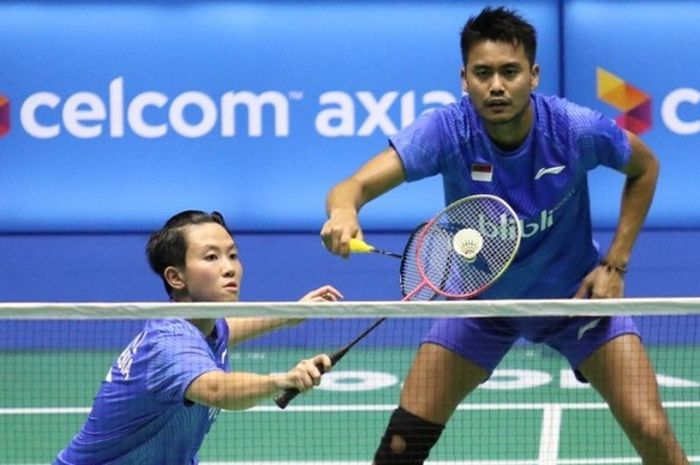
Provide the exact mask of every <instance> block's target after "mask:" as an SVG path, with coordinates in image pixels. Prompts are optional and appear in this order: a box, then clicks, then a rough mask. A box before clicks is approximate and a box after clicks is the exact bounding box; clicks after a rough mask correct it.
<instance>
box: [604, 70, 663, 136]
mask: <svg viewBox="0 0 700 465" xmlns="http://www.w3.org/2000/svg"><path fill="white" fill-rule="evenodd" d="M596 77H597V79H596V81H597V88H598V89H597V90H598V99H599V100H602V101H603V102H605V103H607V104H608V105H610V106H611V107H613V108H615V109H616V110H619V111H621V112H622V114H621V115H618V116H617V118H615V121H616V122H617V124H619V125H620V127H622V128H624V129H627V130H628V131H630V132H633V133H635V134H641V133H643V132H646V131H648V130H649V129H650V128H651V96H650V95H649V94H647V93H645V92H642V91H641V90H639V89H637V88H636V87H634V86H633V85H631V84H629V83H628V82H625V81H624V80H623V79H621V78H620V77H618V76H615V75H614V74H612V73H611V72H609V71H607V70H605V69H603V68H598V69H597V70H596Z"/></svg>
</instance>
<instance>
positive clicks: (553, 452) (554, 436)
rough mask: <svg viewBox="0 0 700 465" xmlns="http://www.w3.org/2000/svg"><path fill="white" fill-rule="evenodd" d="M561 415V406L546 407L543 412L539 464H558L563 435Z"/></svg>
mask: <svg viewBox="0 0 700 465" xmlns="http://www.w3.org/2000/svg"><path fill="white" fill-rule="evenodd" d="M561 415H562V408H561V407H560V406H552V407H546V408H545V409H544V410H543V412H542V430H541V432H540V457H539V460H538V461H537V463H538V465H557V457H559V436H560V435H561Z"/></svg>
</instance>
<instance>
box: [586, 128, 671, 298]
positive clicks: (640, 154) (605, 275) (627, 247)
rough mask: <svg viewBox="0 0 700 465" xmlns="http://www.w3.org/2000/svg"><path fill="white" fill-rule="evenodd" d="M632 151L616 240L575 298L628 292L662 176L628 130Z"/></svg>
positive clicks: (653, 159) (651, 155)
mask: <svg viewBox="0 0 700 465" xmlns="http://www.w3.org/2000/svg"><path fill="white" fill-rule="evenodd" d="M626 133H627V137H628V139H629V142H630V146H631V149H632V153H631V155H630V159H629V162H628V163H627V165H626V166H625V167H624V168H623V169H622V172H623V173H624V174H625V175H626V176H627V180H626V181H625V186H624V189H623V191H622V200H621V205H620V217H619V219H618V223H617V228H616V229H615V235H614V237H613V241H612V243H611V244H610V247H609V248H608V251H607V253H606V254H605V255H604V256H603V260H602V263H601V265H600V266H598V267H597V268H596V269H594V270H593V271H592V272H591V273H590V274H589V275H588V276H586V278H585V279H584V281H583V283H582V285H581V287H580V288H579V290H578V292H577V293H576V296H575V297H578V298H582V297H586V296H590V297H591V298H598V299H601V298H618V297H622V296H623V294H624V274H625V272H626V270H627V262H628V261H629V258H630V255H631V254H632V247H633V246H634V243H635V241H636V239H637V236H638V235H639V232H640V231H641V229H642V225H643V224H644V220H645V218H646V216H647V213H648V212H649V207H650V206H651V202H652V199H653V198H654V190H655V189H656V180H657V179H658V177H659V161H658V159H657V158H656V156H655V155H654V153H653V152H652V151H651V149H650V148H649V147H647V145H646V144H644V142H642V140H641V139H639V137H637V136H636V135H634V134H632V133H631V132H628V131H627V132H626Z"/></svg>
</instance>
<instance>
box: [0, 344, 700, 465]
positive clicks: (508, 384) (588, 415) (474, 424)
mask: <svg viewBox="0 0 700 465" xmlns="http://www.w3.org/2000/svg"><path fill="white" fill-rule="evenodd" d="M316 352H317V351H314V350H309V349H305V350H303V351H300V350H279V349H269V350H268V349H254V351H253V350H248V351H236V352H234V353H233V354H232V365H233V367H234V369H235V370H241V371H258V372H269V371H283V370H284V369H286V368H287V367H289V366H291V365H293V364H294V363H295V362H296V361H297V360H299V359H300V358H303V357H306V356H308V355H310V354H312V353H316ZM698 352H699V351H698V348H697V347H695V346H691V347H674V348H671V347H664V348H658V347H656V348H651V349H650V353H651V355H652V358H653V360H654V362H655V365H656V367H657V371H658V374H659V382H660V384H661V390H662V396H663V399H664V403H665V405H666V406H667V410H668V413H669V416H670V417H671V419H672V423H673V426H674V428H675V430H676V433H677V435H678V437H679V439H680V441H681V444H682V445H683V447H684V448H685V450H686V452H687V453H688V455H690V456H691V460H692V462H693V463H697V464H700V433H699V432H700V363H698V362H697V361H698V360H699V359H700V358H699V357H698V355H700V354H699V353H698ZM413 355H414V348H406V349H382V350H372V349H364V348H358V349H356V350H354V351H353V352H351V353H350V354H349V355H348V356H347V357H346V358H345V359H344V360H343V361H342V362H341V363H340V364H339V365H338V366H337V367H336V368H335V369H334V370H333V372H332V373H330V374H328V375H326V376H327V379H326V380H325V381H324V385H323V386H322V388H319V389H316V390H314V391H313V392H312V393H309V394H306V395H304V396H301V397H299V398H297V399H296V400H295V401H294V403H292V404H291V405H290V407H288V409H287V410H285V411H281V410H279V409H278V408H277V407H276V406H275V405H274V404H273V403H272V402H271V401H270V402H266V403H263V404H262V405H260V406H258V407H256V408H254V409H251V410H248V411H244V412H221V413H220V414H219V416H218V419H217V421H216V423H215V424H214V426H213V428H212V431H211V432H210V433H209V435H208V436H207V438H206V439H205V442H204V446H203V448H202V450H201V459H202V463H204V464H209V465H214V464H219V465H221V464H243V463H250V464H254V463H255V464H260V465H262V464H268V465H272V464H279V465H283V464H285V465H290V464H299V465H300V464H321V463H337V464H340V463H342V464H345V465H354V464H360V463H365V464H367V463H370V462H371V458H372V455H373V454H374V450H375V448H376V446H377V444H378V441H379V438H380V436H381V435H382V433H383V431H384V428H385V426H386V422H387V419H388V417H389V415H390V413H391V411H392V410H393V408H394V407H395V405H396V403H397V401H398V396H399V390H400V383H401V380H402V379H403V378H404V376H405V373H406V371H407V369H408V367H409V366H410V363H411V359H412V357H413ZM117 356H118V353H115V352H85V351H66V352H49V351H47V352H38V351H34V352H22V353H15V352H0V370H2V373H3V374H4V376H3V377H2V379H0V444H1V445H2V446H1V447H0V464H13V465H20V464H22V465H28V464H45V463H50V461H51V459H52V458H53V457H54V455H55V454H56V452H57V451H58V450H59V449H61V448H62V447H63V446H64V445H65V444H66V442H67V441H68V440H69V439H70V437H71V436H72V435H73V434H75V432H76V431H77V430H78V429H79V427H80V425H81V424H82V422H83V420H84V419H85V416H86V415H87V412H88V410H89V406H90V404H91V402H92V399H93V397H94V394H95V392H96V391H97V389H98V387H99V383H100V381H101V380H102V378H103V377H104V375H105V374H106V372H107V369H108V367H109V366H110V365H111V363H112V361H113V360H114V359H115V358H116V357H117ZM431 463H441V464H455V465H456V464H470V465H529V464H532V465H588V464H596V465H607V464H611V465H612V464H629V463H640V461H639V459H638V458H637V456H636V454H635V453H634V450H633V449H632V448H631V446H630V445H629V444H628V442H627V440H626V438H625V436H624V435H623V434H622V432H621V430H620V429H619V428H618V427H617V425H616V423H615V422H614V420H613V418H612V415H611V414H610V412H609V410H608V409H607V408H606V405H605V404H604V403H603V402H602V400H601V399H600V397H599V396H598V395H597V394H596V393H595V392H594V391H593V390H592V389H591V388H589V387H587V385H584V384H580V383H578V382H576V381H574V380H573V378H572V375H571V371H570V370H569V369H568V365H567V364H566V362H565V360H564V359H563V358H561V357H560V356H558V355H557V354H554V353H552V352H549V351H548V350H545V349H543V348H541V347H540V346H522V347H521V346H519V347H516V348H515V349H513V350H512V351H511V352H510V353H509V354H508V356H507V357H506V359H505V360H504V361H503V362H502V363H501V365H500V366H499V370H498V371H497V372H496V373H495V374H494V376H493V378H492V379H491V380H490V381H489V382H488V383H486V384H484V385H483V386H482V387H481V388H480V389H478V390H477V391H476V392H475V393H474V394H472V395H471V396H470V397H469V398H468V399H467V400H466V401H465V403H463V404H462V405H461V406H460V408H459V410H458V411H457V412H456V413H455V415H454V416H453V418H452V420H451V422H450V423H449V425H448V427H447V428H446V430H445V432H444V433H443V436H442V438H441V440H440V442H439V443H438V445H437V446H436V447H435V448H434V449H433V452H432V453H431Z"/></svg>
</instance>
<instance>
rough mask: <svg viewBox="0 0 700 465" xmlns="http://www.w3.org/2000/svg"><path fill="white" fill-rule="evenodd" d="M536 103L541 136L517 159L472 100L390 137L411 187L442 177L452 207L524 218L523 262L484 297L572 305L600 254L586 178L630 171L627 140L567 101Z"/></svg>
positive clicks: (532, 136) (537, 98)
mask: <svg viewBox="0 0 700 465" xmlns="http://www.w3.org/2000/svg"><path fill="white" fill-rule="evenodd" d="M531 103H532V106H533V108H534V112H535V118H534V124H533V127H532V129H531V131H530V133H529V134H528V136H527V138H526V140H525V141H524V142H523V143H522V144H521V146H520V147H519V148H517V149H516V150H514V151H512V152H504V151H502V150H500V149H499V148H498V147H496V145H494V143H493V142H492V141H491V139H490V138H489V136H488V134H487V132H486V130H485V128H484V127H483V125H482V122H481V119H480V117H479V115H478V114H477V112H476V109H475V108H474V107H473V105H472V103H471V100H470V99H469V97H468V96H464V97H463V98H462V99H461V100H460V101H459V102H457V103H454V104H451V105H447V106H444V107H440V108H437V109H435V110H433V111H430V112H428V113H425V114H423V115H421V116H420V117H419V118H418V119H416V121H414V122H413V123H412V124H411V125H409V126H408V127H406V128H405V129H403V130H402V131H400V132H399V133H398V134H396V135H395V136H393V137H391V138H390V143H391V145H392V146H393V147H394V148H395V149H396V151H397V152H398V154H399V157H400V158H401V161H402V163H403V167H404V170H405V174H406V180H407V181H409V182H410V181H416V180H419V179H422V178H425V177H428V176H434V175H441V176H442V178H443V186H444V193H445V203H446V204H450V203H452V202H454V201H455V200H458V199H460V198H462V197H465V196H468V195H474V194H492V195H496V196H499V197H501V198H503V199H504V200H505V201H506V202H508V203H509V204H510V205H511V207H513V209H514V210H515V212H516V214H517V215H518V217H519V218H520V220H521V225H522V229H523V240H522V242H521V245H520V249H519V251H518V254H517V256H516V258H515V260H514V261H513V263H512V264H511V266H510V268H509V269H508V272H507V273H505V274H504V275H503V276H502V277H501V278H500V279H499V280H498V281H497V282H496V283H495V284H494V285H493V286H492V287H491V288H489V289H488V290H487V291H486V292H484V293H483V294H481V296H480V298H490V299H498V298H567V297H571V296H572V295H573V294H574V293H575V292H576V290H577V289H578V287H579V285H580V282H581V280H582V279H583V277H584V276H585V275H586V274H587V273H588V272H589V271H590V270H591V269H592V268H593V267H594V266H595V263H596V261H597V260H598V255H599V252H598V247H597V245H596V244H595V242H594V241H593V237H592V228H591V215H590V205H589V194H588V182H587V173H588V171H589V170H591V169H593V168H595V167H597V166H600V165H604V166H608V167H610V168H613V169H617V170H621V169H622V168H624V166H625V165H626V164H627V163H628V162H629V158H630V154H631V149H630V145H629V140H628V138H627V135H626V134H625V132H624V131H623V130H622V129H621V128H619V127H618V126H617V125H616V124H615V122H614V121H612V120H611V119H609V118H606V117H604V116H603V115H601V114H599V113H597V112H595V111H593V110H590V109H587V108H584V107H581V106H579V105H576V104H573V103H571V102H569V101H567V100H565V99H562V98H559V97H547V96H543V95H539V94H533V95H532V96H531Z"/></svg>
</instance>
